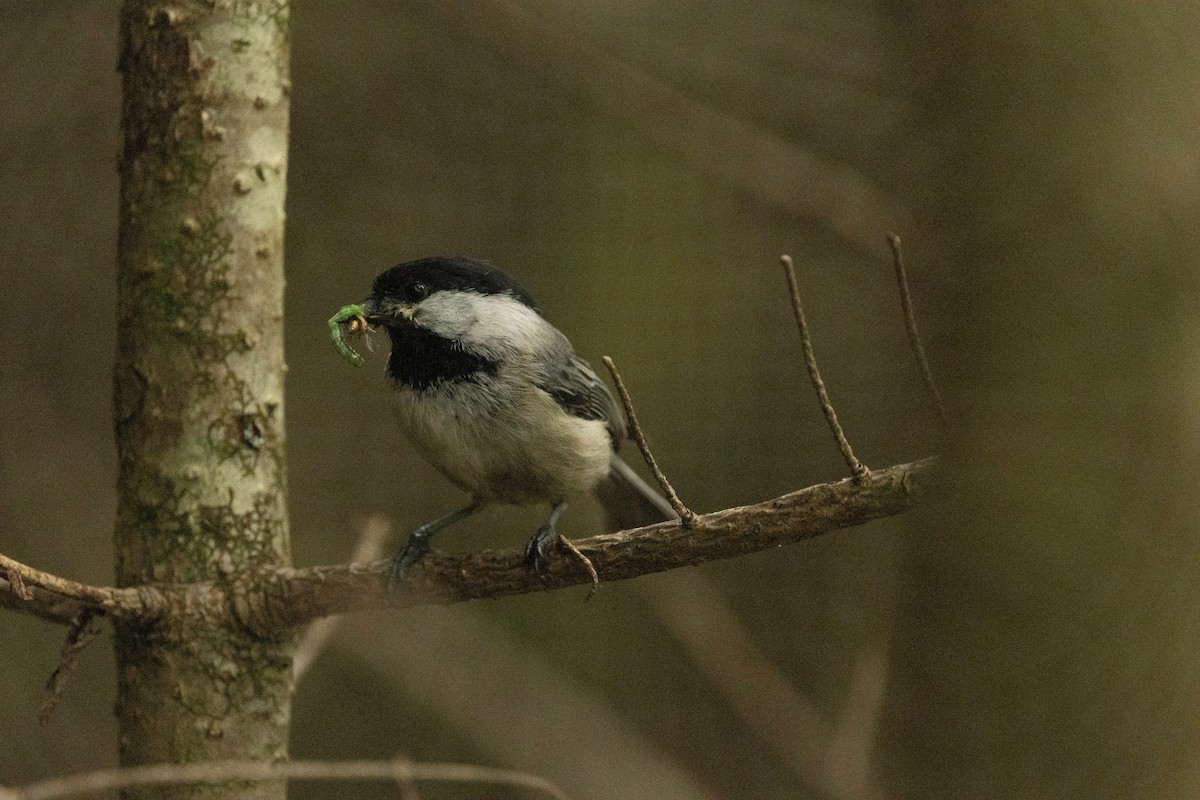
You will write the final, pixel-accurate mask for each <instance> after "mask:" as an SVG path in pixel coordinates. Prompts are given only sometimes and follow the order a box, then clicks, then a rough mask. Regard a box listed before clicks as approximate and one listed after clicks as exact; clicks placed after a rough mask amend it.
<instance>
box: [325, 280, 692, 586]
mask: <svg viewBox="0 0 1200 800" xmlns="http://www.w3.org/2000/svg"><path fill="white" fill-rule="evenodd" d="M344 326H349V328H348V331H349V332H350V333H352V334H358V333H363V332H366V331H372V330H375V329H377V328H382V329H383V330H384V331H386V333H387V335H388V338H389V340H390V342H391V352H390V354H389V356H388V360H387V366H386V369H385V372H386V375H387V378H388V380H389V382H390V383H391V387H392V389H393V408H394V412H395V416H396V419H397V420H398V422H399V425H400V428H401V429H402V430H403V432H404V433H405V434H406V436H407V438H408V440H409V441H410V442H411V443H412V446H413V447H414V449H415V450H416V451H417V453H419V454H420V455H421V456H422V457H423V458H424V459H425V460H426V461H427V462H429V464H431V465H432V466H433V467H434V468H435V469H436V470H437V471H438V472H440V473H441V474H442V475H443V476H444V477H445V478H446V479H447V480H448V481H449V482H450V483H452V484H453V485H455V486H456V487H458V488H459V489H461V490H462V491H463V492H465V493H466V494H468V495H469V496H470V502H469V503H467V504H466V505H465V506H463V507H461V508H458V509H456V510H455V511H453V512H451V513H448V514H446V515H445V516H442V517H438V518H437V519H434V520H431V521H429V522H426V523H424V524H423V525H421V526H419V527H417V528H416V529H415V530H414V531H413V532H412V533H411V534H410V535H409V537H408V540H407V541H406V543H405V544H404V546H403V547H402V548H401V549H400V550H399V551H398V552H397V553H396V555H395V557H394V558H393V559H392V561H391V565H390V569H389V571H388V580H389V585H391V586H392V587H393V588H394V587H395V586H397V585H399V584H401V583H403V581H404V580H405V579H406V577H407V576H408V574H409V572H410V570H411V569H412V567H413V566H414V565H415V564H416V563H417V562H418V561H420V559H421V558H422V557H423V556H425V555H426V553H428V552H429V549H430V540H431V539H432V537H433V536H434V535H435V534H437V533H438V532H440V531H442V530H444V529H445V528H448V527H450V526H451V525H453V524H455V523H457V522H460V521H462V520H464V519H466V518H468V517H470V516H472V515H474V514H477V513H478V512H480V511H481V510H483V509H484V508H486V507H488V506H491V505H515V506H524V505H530V504H536V503H543V504H546V505H547V506H548V508H549V513H548V516H547V518H546V522H545V524H543V525H542V526H541V527H540V528H538V530H537V531H536V532H535V533H534V534H533V536H532V537H531V538H530V539H529V541H528V544H527V545H526V547H525V565H526V567H527V568H528V569H529V570H531V571H532V572H535V573H537V574H538V575H542V576H544V575H545V572H546V569H547V567H548V565H549V560H550V556H551V552H552V550H553V549H554V547H555V546H556V545H557V542H558V532H557V524H558V521H559V518H560V517H561V515H562V513H563V511H564V510H565V509H566V507H567V503H568V501H569V500H571V499H573V498H576V497H579V496H581V495H586V494H588V493H589V492H590V493H593V494H594V495H595V496H596V497H597V498H598V499H599V501H600V503H601V505H602V507H603V508H604V510H605V512H606V513H607V515H608V516H609V519H610V520H615V521H617V523H618V524H620V523H625V524H623V525H621V527H626V526H632V525H634V524H642V525H644V524H649V523H650V522H654V521H661V520H666V519H671V518H673V517H674V516H675V513H674V511H673V509H672V508H671V506H670V504H668V503H667V501H666V500H665V499H663V497H662V496H661V495H659V494H658V493H657V492H655V491H654V490H653V489H652V488H650V486H649V485H648V484H646V482H645V481H643V480H642V479H641V477H640V476H638V474H637V473H636V472H635V471H634V470H633V468H632V467H630V466H629V465H628V464H627V463H625V461H623V460H622V459H621V458H620V456H619V455H618V450H619V449H620V446H621V443H622V442H623V441H624V440H625V439H626V438H627V435H628V429H627V426H626V423H625V419H624V417H623V416H622V415H621V412H620V410H619V409H618V408H617V404H616V402H615V401H614V400H613V396H612V393H611V392H610V391H609V389H608V387H607V386H606V385H605V383H604V381H603V380H601V379H600V378H599V377H598V376H597V375H596V372H595V371H594V370H593V369H592V367H591V366H590V365H589V364H588V362H587V361H585V360H584V359H583V358H581V357H580V356H579V355H578V354H576V352H575V349H574V347H572V345H571V342H570V341H569V340H568V339H567V337H566V336H565V335H564V334H563V333H562V332H561V331H559V330H558V328H556V327H554V325H552V324H551V323H550V322H549V320H548V319H547V318H546V316H545V315H544V314H543V312H542V311H541V309H540V308H539V307H538V306H537V304H536V303H535V302H534V299H533V297H532V296H531V295H530V294H529V292H527V291H526V290H525V289H524V288H522V287H521V286H520V285H519V284H518V283H517V282H516V281H515V280H513V279H512V278H511V277H510V276H509V275H508V274H507V273H505V272H504V271H502V270H501V269H499V268H498V267H496V266H494V265H492V264H491V263H489V262H487V261H481V260H477V259H473V258H468V257H464V256H432V257H427V258H420V259H417V260H413V261H406V262H404V263H401V264H398V265H396V266H394V267H391V268H390V269H387V270H385V271H384V272H382V273H380V274H379V275H378V276H377V277H376V278H375V280H374V282H373V283H372V286H371V293H370V295H368V296H367V297H366V298H365V299H364V300H363V301H362V302H361V303H359V304H355V305H350V306H346V307H345V308H343V309H342V311H340V312H339V313H338V314H336V315H335V316H334V317H333V318H332V319H331V320H330V329H331V332H332V333H333V338H334V342H335V344H337V346H338V349H339V350H341V351H342V353H343V355H345V356H346V357H347V358H349V359H350V360H351V361H352V363H356V364H361V363H362V358H361V357H360V356H358V354H357V353H355V352H354V351H353V349H352V348H349V347H348V346H345V345H344V343H343V341H342V334H343V329H344Z"/></svg>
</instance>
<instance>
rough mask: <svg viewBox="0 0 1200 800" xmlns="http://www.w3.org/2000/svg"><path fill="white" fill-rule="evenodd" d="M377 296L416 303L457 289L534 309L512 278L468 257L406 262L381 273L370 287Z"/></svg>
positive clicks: (531, 300)
mask: <svg viewBox="0 0 1200 800" xmlns="http://www.w3.org/2000/svg"><path fill="white" fill-rule="evenodd" d="M371 290H372V292H373V293H374V294H375V295H378V296H382V297H392V298H396V299H399V300H403V301H404V302H408V303H416V302H419V301H421V300H423V299H424V298H426V297H428V296H429V295H431V294H433V293H434V292H440V291H444V290H457V291H469V292H476V293H478V294H508V295H512V297H513V298H514V299H516V300H518V301H519V302H521V303H524V304H525V305H527V306H529V307H530V308H532V309H535V310H536V309H537V306H536V304H535V303H534V301H533V297H532V296H531V295H530V294H529V292H527V291H525V290H524V289H523V288H521V286H520V285H518V284H517V282H516V281H514V280H513V279H512V278H510V277H509V276H508V275H506V274H505V273H504V272H503V271H501V270H500V269H498V268H496V267H494V266H492V265H491V264H489V263H487V262H486V261H477V260H475V259H473V258H466V257H465V256H431V257H429V258H419V259H417V260H415V261H405V262H404V263H403V264H397V265H396V266H394V267H392V268H391V269H389V270H386V271H384V272H381V273H379V275H378V276H377V277H376V278H375V283H374V284H373V285H372V287H371Z"/></svg>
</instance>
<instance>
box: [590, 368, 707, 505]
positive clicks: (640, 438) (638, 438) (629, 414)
mask: <svg viewBox="0 0 1200 800" xmlns="http://www.w3.org/2000/svg"><path fill="white" fill-rule="evenodd" d="M602 360H603V361H604V366H606V367H608V371H609V373H610V374H611V375H612V378H613V383H615V384H616V386H617V394H618V395H619V396H620V398H621V405H622V406H624V407H625V418H626V419H627V420H628V421H629V432H630V435H632V436H633V441H634V442H636V443H637V446H638V450H641V451H642V458H644V459H645V460H646V466H647V467H649V468H650V473H651V474H652V475H654V480H656V481H658V485H659V486H660V487H661V488H662V490H663V494H665V495H666V496H667V500H668V501H670V503H671V507H672V508H674V509H675V513H676V514H678V515H679V519H680V521H681V522H682V523H683V527H685V528H690V527H692V526H693V525H695V524H696V512H694V511H692V510H691V509H690V508H688V507H687V506H685V505H684V504H683V501H682V500H680V499H679V495H677V494H675V488H674V487H673V486H671V482H670V481H668V480H667V476H666V475H664V474H663V471H662V470H661V469H659V468H658V462H657V461H655V460H654V453H652V452H650V444H649V442H647V441H646V434H645V433H643V432H642V426H641V425H640V424H639V423H638V418H637V414H636V413H635V412H634V410H633V399H632V398H631V397H630V396H629V390H628V389H626V388H625V381H623V380H621V373H620V372H618V371H617V365H616V364H615V363H614V362H613V360H612V359H611V358H609V357H608V356H604V357H603V359H602Z"/></svg>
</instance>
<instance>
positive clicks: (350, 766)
mask: <svg viewBox="0 0 1200 800" xmlns="http://www.w3.org/2000/svg"><path fill="white" fill-rule="evenodd" d="M280 779H293V780H319V781H329V780H343V781H345V780H375V781H391V782H394V783H397V784H399V785H401V786H403V785H405V784H410V783H412V782H413V781H438V782H443V783H483V784H493V785H504V786H514V787H519V788H522V789H529V790H532V791H535V792H538V793H539V794H542V795H545V796H547V797H553V798H556V800H566V799H567V796H566V795H565V794H564V793H563V791H562V790H561V789H559V788H558V787H557V786H555V785H554V784H552V783H550V781H548V780H545V779H544V778H539V777H537V776H536V775H529V774H526V773H523V772H517V771H515V770H510V769H494V768H491V767H479V766H475V765H473V764H414V763H413V762H411V761H408V760H406V759H402V758H398V759H394V760H392V761H291V762H286V763H282V764H271V763H265V762H261V761H206V762H201V763H197V764H152V765H149V766H144V767H124V768H120V769H105V770H97V771H96V772H85V773H82V774H79V775H69V776H67V777H64V778H51V779H49V780H45V781H39V782H38V783H32V784H29V785H28V786H23V787H17V788H9V787H4V786H0V800H54V799H55V798H59V797H72V796H74V795H80V794H95V793H97V792H103V791H108V790H112V789H124V788H128V787H132V786H154V785H164V784H171V785H176V784H182V783H228V782H230V781H269V780H280Z"/></svg>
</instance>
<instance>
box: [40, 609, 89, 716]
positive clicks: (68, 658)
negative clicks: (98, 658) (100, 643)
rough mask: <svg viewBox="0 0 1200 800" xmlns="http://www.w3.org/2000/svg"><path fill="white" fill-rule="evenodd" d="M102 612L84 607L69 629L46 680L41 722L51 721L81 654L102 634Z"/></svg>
mask: <svg viewBox="0 0 1200 800" xmlns="http://www.w3.org/2000/svg"><path fill="white" fill-rule="evenodd" d="M101 613H102V612H100V611H99V610H98V609H95V608H88V609H84V610H83V611H82V612H81V613H80V614H79V616H78V617H76V618H75V621H74V622H72V623H71V627H70V628H69V629H67V638H66V640H65V641H64V642H63V646H62V654H61V655H60V656H59V658H58V666H57V667H55V669H54V672H52V673H51V674H50V679H49V680H48V681H46V699H45V700H44V701H43V702H42V709H41V711H39V712H38V723H39V724H41V725H45V724H46V723H47V722H49V721H50V715H51V714H53V713H54V709H55V708H57V707H58V701H59V700H61V699H62V693H63V689H64V688H66V685H67V680H68V679H69V678H70V677H71V675H72V674H73V673H74V672H75V667H77V666H79V656H80V655H82V654H83V651H84V649H85V648H86V647H87V646H88V645H89V644H91V643H92V640H93V639H95V638H96V637H97V636H99V635H100V616H101Z"/></svg>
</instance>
